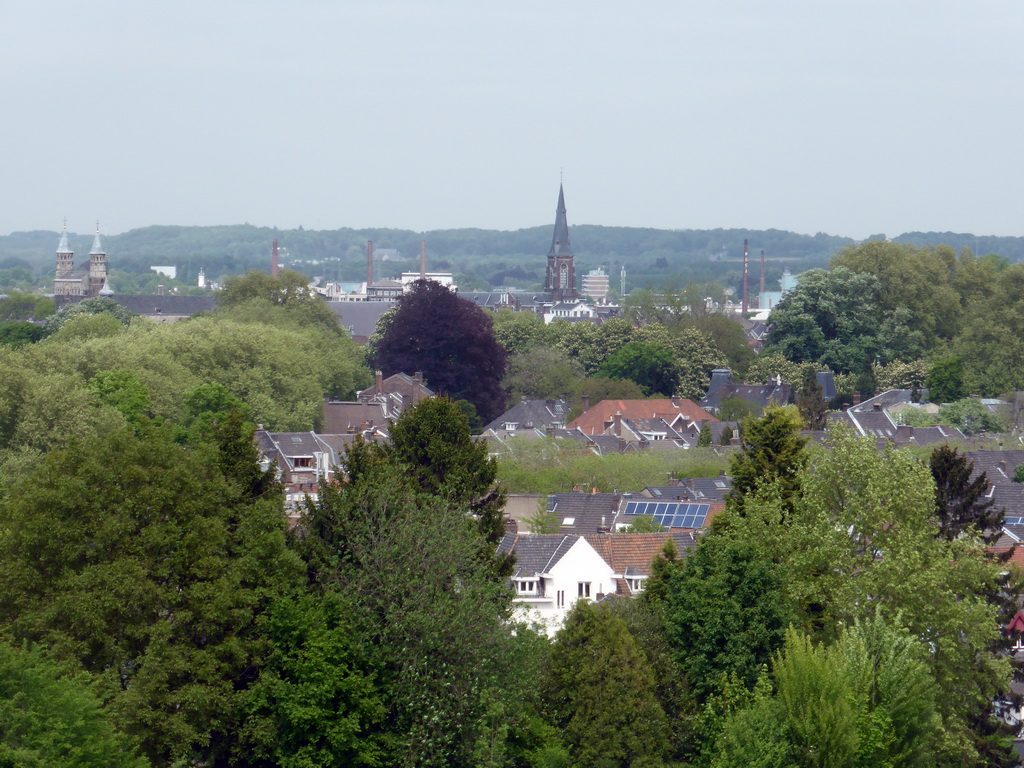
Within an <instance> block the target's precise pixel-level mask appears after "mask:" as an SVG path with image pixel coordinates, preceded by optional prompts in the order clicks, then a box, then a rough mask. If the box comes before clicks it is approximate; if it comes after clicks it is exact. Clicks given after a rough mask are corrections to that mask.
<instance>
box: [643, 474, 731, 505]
mask: <svg viewBox="0 0 1024 768" xmlns="http://www.w3.org/2000/svg"><path fill="white" fill-rule="evenodd" d="M731 487H732V478H731V477H729V476H728V475H718V476H717V477H690V478H685V479H682V480H679V481H678V482H676V483H674V484H672V485H659V486H649V487H647V488H644V489H643V490H642V491H641V492H640V495H641V496H644V497H647V498H651V499H681V500H683V501H690V500H692V501H721V500H722V499H724V498H725V494H727V493H728V492H729V489H730V488H731Z"/></svg>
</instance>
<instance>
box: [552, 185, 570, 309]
mask: <svg viewBox="0 0 1024 768" xmlns="http://www.w3.org/2000/svg"><path fill="white" fill-rule="evenodd" d="M544 290H546V291H549V292H550V293H551V300H552V301H554V302H560V301H567V300H568V301H571V300H573V299H575V298H576V295H577V294H576V265H575V262H574V259H573V255H572V246H571V245H569V223H568V221H567V220H566V218H565V192H564V191H563V189H562V184H561V183H559V184H558V208H557V209H556V210H555V231H554V234H553V235H552V236H551V250H550V251H548V269H547V276H546V278H545V281H544Z"/></svg>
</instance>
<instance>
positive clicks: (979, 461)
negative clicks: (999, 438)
mask: <svg viewBox="0 0 1024 768" xmlns="http://www.w3.org/2000/svg"><path fill="white" fill-rule="evenodd" d="M967 460H968V461H972V462H974V470H973V471H972V473H971V479H974V478H976V477H977V476H978V475H980V474H981V473H982V472H984V473H985V475H986V477H987V478H988V481H989V482H990V483H994V484H998V483H1010V482H1013V471H1014V470H1015V469H1016V468H1017V467H1018V466H1019V465H1021V464H1024V451H970V452H969V453H968V454H967Z"/></svg>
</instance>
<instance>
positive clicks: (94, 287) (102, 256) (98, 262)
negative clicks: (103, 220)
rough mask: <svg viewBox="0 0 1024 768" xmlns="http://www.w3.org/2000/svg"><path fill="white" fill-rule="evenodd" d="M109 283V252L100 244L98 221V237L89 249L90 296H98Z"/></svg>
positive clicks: (97, 223)
mask: <svg viewBox="0 0 1024 768" xmlns="http://www.w3.org/2000/svg"><path fill="white" fill-rule="evenodd" d="M106 283H107V252H106V251H104V250H103V246H102V245H101V244H100V223H99V222H98V221H97V222H96V237H95V238H93V241H92V250H90V251H89V291H88V295H89V296H98V295H99V293H100V289H102V288H103V286H104V285H106Z"/></svg>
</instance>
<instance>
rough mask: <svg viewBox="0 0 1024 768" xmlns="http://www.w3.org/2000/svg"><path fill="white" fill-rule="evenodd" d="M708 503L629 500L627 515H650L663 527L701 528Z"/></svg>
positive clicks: (709, 506) (708, 506) (706, 513)
mask: <svg viewBox="0 0 1024 768" xmlns="http://www.w3.org/2000/svg"><path fill="white" fill-rule="evenodd" d="M710 508H711V505H710V504H694V503H692V502H689V503H687V502H664V501H630V502H627V504H626V514H627V515H650V516H651V517H653V518H654V522H656V523H657V524H658V525H662V526H664V527H665V528H703V527H704V521H705V519H706V518H707V516H708V510H709V509H710Z"/></svg>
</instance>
